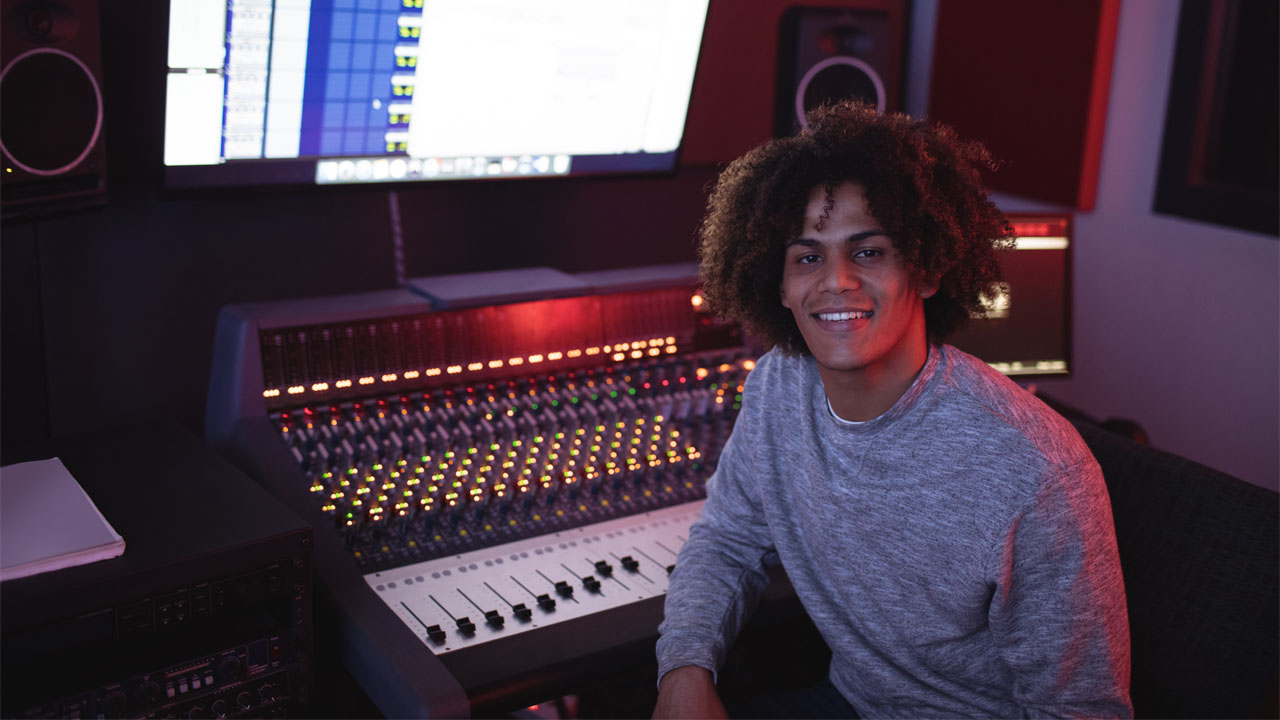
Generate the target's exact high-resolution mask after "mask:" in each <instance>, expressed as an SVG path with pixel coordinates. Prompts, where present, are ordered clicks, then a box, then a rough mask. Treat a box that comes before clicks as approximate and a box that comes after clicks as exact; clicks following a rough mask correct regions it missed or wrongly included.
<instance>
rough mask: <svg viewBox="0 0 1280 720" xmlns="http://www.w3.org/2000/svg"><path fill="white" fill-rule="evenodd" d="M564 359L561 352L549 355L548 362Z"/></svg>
mask: <svg viewBox="0 0 1280 720" xmlns="http://www.w3.org/2000/svg"><path fill="white" fill-rule="evenodd" d="M562 357H564V353H559V352H553V353H547V359H548V360H559V359H560V358H562Z"/></svg>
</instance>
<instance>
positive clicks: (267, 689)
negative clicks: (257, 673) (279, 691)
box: [258, 683, 276, 702]
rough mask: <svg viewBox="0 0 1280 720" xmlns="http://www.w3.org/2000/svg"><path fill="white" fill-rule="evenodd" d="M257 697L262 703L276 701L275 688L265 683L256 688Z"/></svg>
mask: <svg viewBox="0 0 1280 720" xmlns="http://www.w3.org/2000/svg"><path fill="white" fill-rule="evenodd" d="M258 697H259V698H262V702H271V701H272V700H275V699H276V686H275V685H272V684H271V683H266V684H265V685H263V686H262V687H260V688H258Z"/></svg>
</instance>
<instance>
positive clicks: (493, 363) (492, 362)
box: [489, 360, 502, 368]
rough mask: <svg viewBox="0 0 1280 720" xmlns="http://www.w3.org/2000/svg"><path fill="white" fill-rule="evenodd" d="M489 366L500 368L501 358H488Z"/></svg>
mask: <svg viewBox="0 0 1280 720" xmlns="http://www.w3.org/2000/svg"><path fill="white" fill-rule="evenodd" d="M489 367H491V368H500V367H502V361H501V360H490V361H489Z"/></svg>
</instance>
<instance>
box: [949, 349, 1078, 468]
mask: <svg viewBox="0 0 1280 720" xmlns="http://www.w3.org/2000/svg"><path fill="white" fill-rule="evenodd" d="M940 350H941V352H942V353H943V355H944V358H943V363H942V364H943V367H944V369H943V372H944V373H945V374H944V377H943V379H942V381H943V387H944V393H943V394H944V395H945V399H944V403H945V404H946V405H948V406H949V407H951V408H952V409H953V411H956V412H963V413H965V414H966V415H968V416H970V418H971V420H972V421H973V422H977V423H981V424H982V426H983V427H984V429H986V430H987V431H989V432H991V433H993V434H994V435H998V436H1002V437H1005V438H1012V439H1021V441H1022V442H1024V443H1025V444H1026V445H1027V446H1028V449H1033V450H1034V451H1035V452H1037V453H1039V454H1041V455H1044V456H1045V458H1046V459H1048V460H1050V461H1051V462H1053V463H1055V464H1075V463H1078V462H1081V461H1085V460H1087V459H1089V458H1091V457H1092V455H1091V454H1090V453H1089V450H1088V448H1087V447H1086V446H1085V444H1084V441H1083V440H1082V439H1081V438H1080V433H1079V432H1077V431H1076V429H1075V428H1074V427H1073V426H1072V425H1071V423H1069V422H1068V421H1067V420H1066V419H1065V418H1063V417H1062V416H1061V415H1059V414H1058V413H1057V412H1055V411H1054V410H1053V409H1052V408H1050V407H1049V406H1048V405H1046V404H1045V403H1044V402H1043V401H1041V400H1040V399H1039V398H1037V397H1036V396H1035V395H1034V394H1032V393H1031V392H1030V391H1028V390H1026V389H1024V388H1022V387H1020V386H1019V385H1018V384H1017V383H1015V382H1013V381H1012V380H1010V379H1009V378H1008V377H1006V376H1005V375H1003V374H1002V373H1000V372H999V371H997V370H995V369H994V368H992V367H991V366H989V365H987V364H986V363H985V362H983V361H982V360H979V359H978V358H976V357H974V356H972V355H970V354H968V353H966V352H964V351H962V350H960V349H958V348H955V347H953V346H950V345H944V346H941V348H940Z"/></svg>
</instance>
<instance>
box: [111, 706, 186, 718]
mask: <svg viewBox="0 0 1280 720" xmlns="http://www.w3.org/2000/svg"><path fill="white" fill-rule="evenodd" d="M107 717H119V716H118V715H108V716H107ZM187 717H189V718H207V717H209V713H208V712H207V711H206V710H205V709H204V706H203V705H192V706H191V707H190V708H188V709H187Z"/></svg>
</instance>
